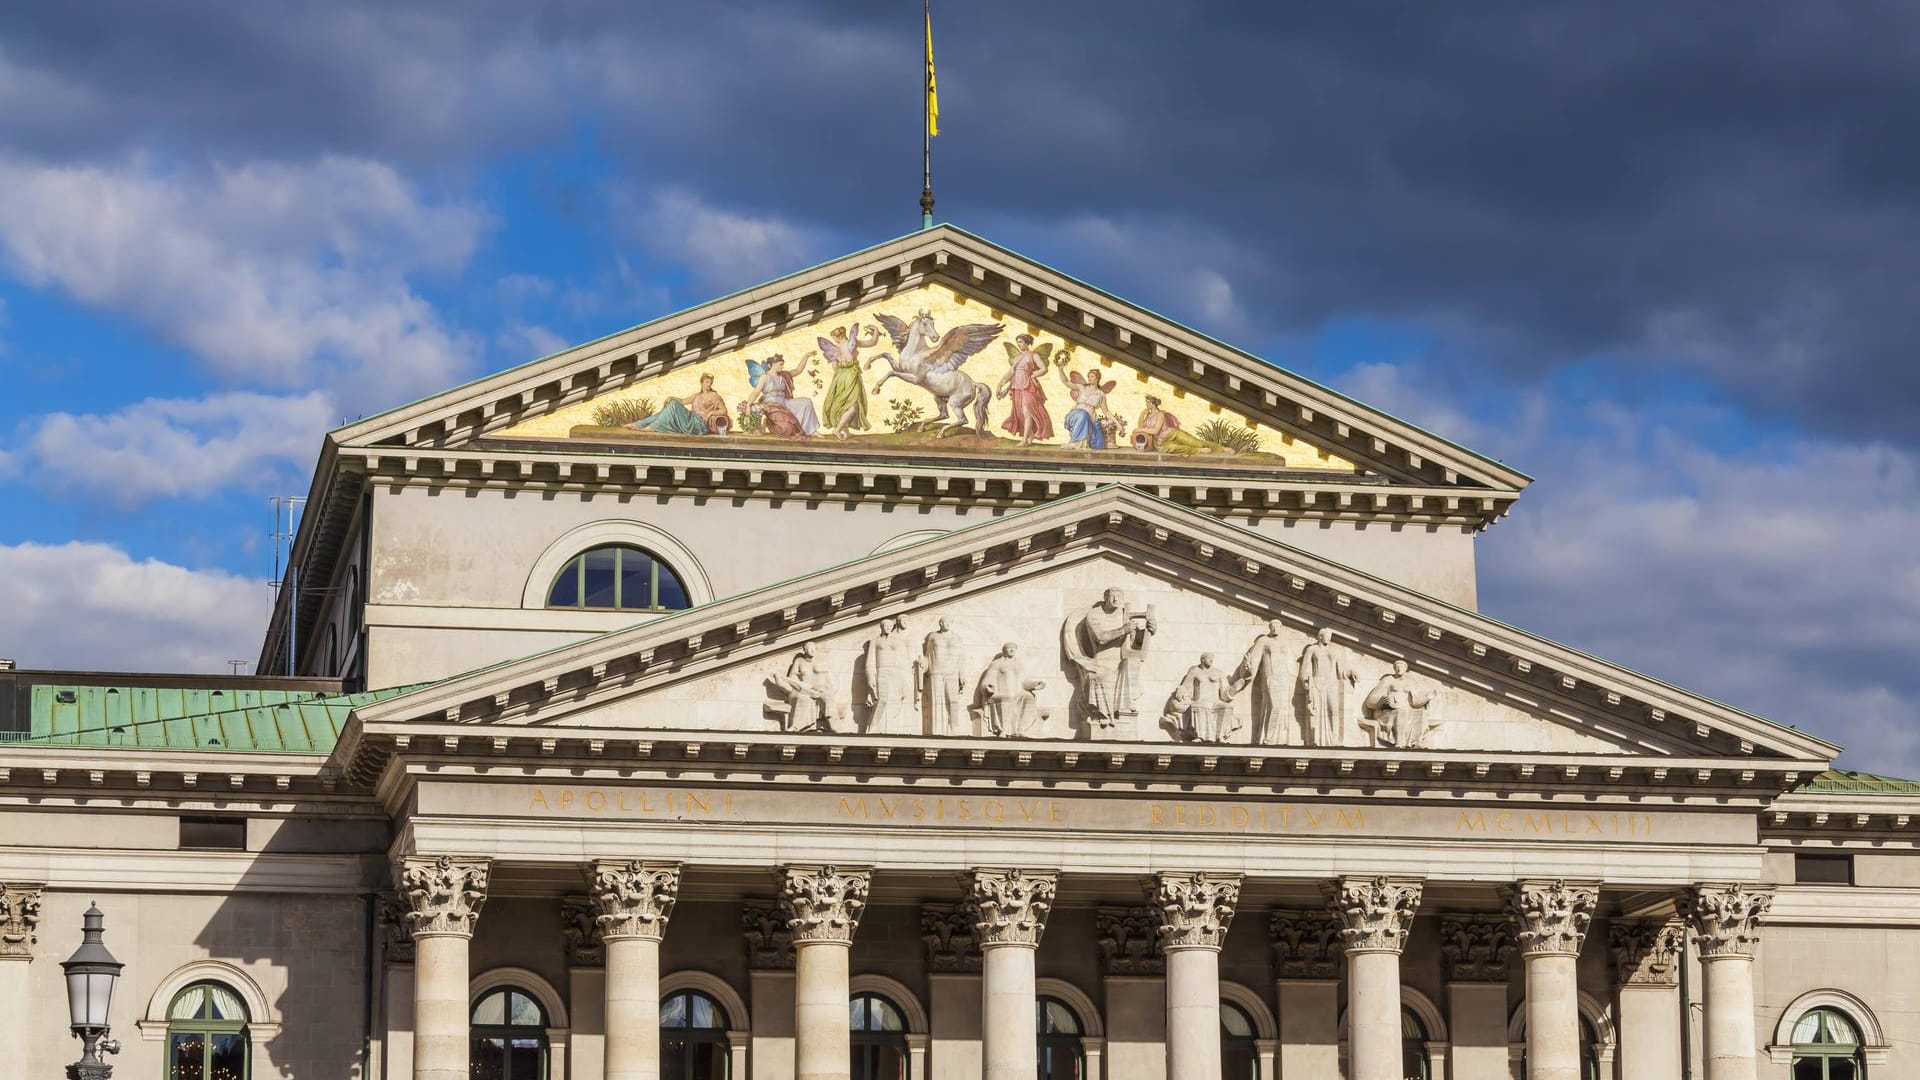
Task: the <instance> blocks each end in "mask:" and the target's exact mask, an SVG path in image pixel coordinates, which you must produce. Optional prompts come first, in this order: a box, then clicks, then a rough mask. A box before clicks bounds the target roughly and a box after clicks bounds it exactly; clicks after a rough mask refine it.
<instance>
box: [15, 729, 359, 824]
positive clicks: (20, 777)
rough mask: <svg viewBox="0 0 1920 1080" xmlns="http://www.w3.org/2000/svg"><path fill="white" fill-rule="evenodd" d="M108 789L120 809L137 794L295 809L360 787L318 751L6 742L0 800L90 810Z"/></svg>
mask: <svg viewBox="0 0 1920 1080" xmlns="http://www.w3.org/2000/svg"><path fill="white" fill-rule="evenodd" d="M107 792H112V793H113V798H114V800H115V805H127V798H128V796H129V794H132V795H134V796H135V798H136V799H137V800H138V804H141V805H152V806H170V807H171V806H187V805H194V806H197V807H210V806H214V805H218V806H220V807H222V808H233V807H235V806H236V805H238V806H251V807H252V808H257V809H259V810H262V811H271V812H289V811H292V810H293V809H295V808H297V807H307V806H332V805H334V804H335V803H336V802H337V801H340V800H346V801H352V797H353V795H354V794H355V793H356V789H355V787H354V785H353V784H351V783H349V782H345V781H343V779H342V777H341V775H340V773H339V771H338V770H337V769H335V768H333V767H332V766H330V765H329V764H328V759H327V758H324V757H321V756H320V755H317V754H295V753H273V752H269V751H234V750H229V751H219V752H206V751H190V750H156V749H148V748H131V747H129V748H92V747H67V746H46V745H28V744H20V743H0V801H5V800H7V799H9V798H12V797H15V796H24V795H28V794H29V793H30V797H31V798H32V799H33V801H34V804H35V805H36V806H49V805H59V804H61V803H68V804H72V805H84V804H86V803H87V802H88V801H89V800H93V799H99V798H102V797H105V795H106V793H107ZM358 792H359V794H361V795H364V794H365V793H366V789H365V788H361V789H358Z"/></svg>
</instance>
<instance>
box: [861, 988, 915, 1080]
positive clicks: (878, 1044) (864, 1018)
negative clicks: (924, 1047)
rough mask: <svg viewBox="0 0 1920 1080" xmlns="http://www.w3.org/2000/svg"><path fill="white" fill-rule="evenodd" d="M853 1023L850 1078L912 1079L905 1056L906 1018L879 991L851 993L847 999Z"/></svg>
mask: <svg viewBox="0 0 1920 1080" xmlns="http://www.w3.org/2000/svg"><path fill="white" fill-rule="evenodd" d="M848 1005H849V1012H850V1021H851V1023H852V1025H853V1068H852V1071H851V1072H850V1073H849V1074H848V1075H849V1076H851V1077H852V1080H913V1078H912V1077H910V1076H908V1073H909V1072H910V1069H909V1066H908V1058H907V1020H906V1017H904V1016H902V1015H901V1013H900V1009H899V1007H898V1006H896V1005H895V1004H894V1003H893V1002H891V1001H888V1000H887V999H886V998H884V997H881V996H880V995H879V994H855V995H853V998H852V1000H851V1001H850V1002H849V1003H848Z"/></svg>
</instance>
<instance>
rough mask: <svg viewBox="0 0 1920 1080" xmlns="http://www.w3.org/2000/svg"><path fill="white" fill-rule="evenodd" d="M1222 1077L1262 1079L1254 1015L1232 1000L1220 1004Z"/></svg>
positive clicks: (1234, 1079)
mask: <svg viewBox="0 0 1920 1080" xmlns="http://www.w3.org/2000/svg"><path fill="white" fill-rule="evenodd" d="M1220 1076H1221V1078H1222V1080H1260V1047H1259V1044H1258V1043H1257V1042H1255V1036H1254V1030H1253V1018H1252V1017H1250V1016H1248V1015H1247V1012H1246V1010H1245V1009H1242V1008H1241V1007H1240V1006H1238V1005H1235V1004H1234V1003H1233V1002H1231V1001H1222V1002H1221V1003H1220Z"/></svg>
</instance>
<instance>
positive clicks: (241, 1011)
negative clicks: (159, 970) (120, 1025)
mask: <svg viewBox="0 0 1920 1080" xmlns="http://www.w3.org/2000/svg"><path fill="white" fill-rule="evenodd" d="M247 1049H248V1047H247V1006H246V1003H245V1002H243V1001H241V1000H240V995H238V994H236V993H234V992H233V991H232V990H230V989H228V988H227V987H225V986H222V985H220V984H219V983H214V982H202V983H194V984H193V985H192V986H189V987H187V988H186V989H185V990H182V991H180V992H179V993H178V994H175V995H174V998H173V1003H172V1004H171V1005H169V1006H168V1007H167V1080H247V1078H248V1077H250V1076H252V1075H253V1073H252V1071H251V1070H250V1069H249V1068H248V1066H249V1064H250V1062H249V1060H248V1055H247Z"/></svg>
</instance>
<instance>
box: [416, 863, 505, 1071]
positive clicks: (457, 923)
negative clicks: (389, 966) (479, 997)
mask: <svg viewBox="0 0 1920 1080" xmlns="http://www.w3.org/2000/svg"><path fill="white" fill-rule="evenodd" d="M488 870H489V863H488V862H487V860H485V859H456V858H453V857H451V856H447V855H441V856H437V857H431V858H429V857H420V858H410V859H406V860H403V861H402V862H401V864H400V866H399V868H398V871H397V873H396V875H395V876H396V877H397V878H398V879H399V893H400V898H401V900H402V901H404V902H405V904H406V906H407V910H406V918H407V923H408V929H409V931H410V932H411V933H412V934H413V949H414V960H413V1076H414V1080H467V1069H468V1066H469V1061H468V1058H467V1047H468V1029H467V1018H468V1002H467V986H468V983H469V981H470V977H469V971H468V959H467V946H468V943H469V942H470V941H471V940H472V939H473V924H474V920H476V919H478V918H479V916H480V908H481V906H482V905H483V904H485V903H486V899H487V875H488Z"/></svg>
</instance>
